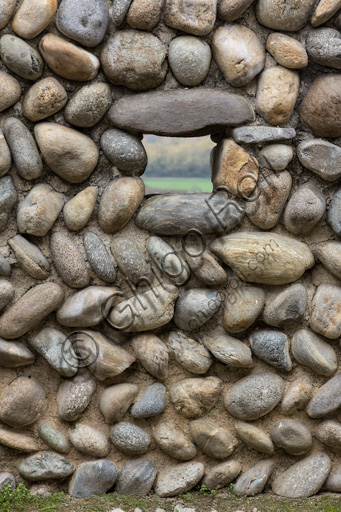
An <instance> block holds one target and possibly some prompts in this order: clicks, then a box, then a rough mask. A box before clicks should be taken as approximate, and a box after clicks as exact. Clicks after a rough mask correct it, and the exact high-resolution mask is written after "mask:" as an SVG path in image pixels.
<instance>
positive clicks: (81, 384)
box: [56, 373, 96, 421]
mask: <svg viewBox="0 0 341 512" xmlns="http://www.w3.org/2000/svg"><path fill="white" fill-rule="evenodd" d="M95 390H96V381H95V379H93V378H91V376H90V375H89V374H88V373H80V374H78V375H76V377H74V378H73V379H72V380H71V379H70V380H65V381H63V382H62V384H61V385H60V386H59V389H58V391H57V397H56V399H57V407H58V414H59V416H60V418H61V419H62V420H64V421H76V420H77V419H78V418H79V416H80V415H81V414H82V412H83V411H84V410H85V409H86V408H87V407H88V405H89V403H90V400H91V397H92V395H93V394H94V392H95Z"/></svg>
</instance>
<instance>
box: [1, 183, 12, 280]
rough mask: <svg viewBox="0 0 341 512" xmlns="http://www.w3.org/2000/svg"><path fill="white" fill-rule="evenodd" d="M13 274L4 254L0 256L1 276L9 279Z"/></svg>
mask: <svg viewBox="0 0 341 512" xmlns="http://www.w3.org/2000/svg"><path fill="white" fill-rule="evenodd" d="M13 188H14V187H13ZM11 272H12V269H11V265H10V264H9V263H8V261H7V260H6V258H4V257H3V256H2V254H0V276H4V277H9V276H10V275H11Z"/></svg>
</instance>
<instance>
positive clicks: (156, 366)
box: [131, 332, 169, 380]
mask: <svg viewBox="0 0 341 512" xmlns="http://www.w3.org/2000/svg"><path fill="white" fill-rule="evenodd" d="M131 345H132V348H133V351H134V353H135V355H136V358H137V359H138V360H139V361H140V363H141V364H142V366H143V367H144V368H145V370H147V372H149V373H150V374H151V375H153V377H155V378H156V379H159V380H164V379H165V378H166V377H167V375H168V359H169V357H168V347H167V345H166V344H165V343H164V342H163V341H161V340H160V338H158V337H157V336H156V335H155V334H153V333H151V332H149V333H146V334H137V335H135V336H133V338H132V339H131Z"/></svg>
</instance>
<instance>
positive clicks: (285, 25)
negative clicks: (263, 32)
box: [256, 0, 315, 31]
mask: <svg viewBox="0 0 341 512" xmlns="http://www.w3.org/2000/svg"><path fill="white" fill-rule="evenodd" d="M314 5H315V0H259V1H258V2H257V6H256V14H257V19H258V21H259V23H261V24H262V25H265V26H266V27H269V28H273V29H275V30H288V31H297V30H301V28H303V27H304V26H305V25H306V24H307V23H308V20H309V17H310V14H311V12H312V10H313V8H314Z"/></svg>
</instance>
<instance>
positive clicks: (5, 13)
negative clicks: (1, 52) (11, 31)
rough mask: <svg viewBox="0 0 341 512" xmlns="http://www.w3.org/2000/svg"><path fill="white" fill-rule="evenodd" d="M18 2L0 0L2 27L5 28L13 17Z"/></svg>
mask: <svg viewBox="0 0 341 512" xmlns="http://www.w3.org/2000/svg"><path fill="white" fill-rule="evenodd" d="M16 3H17V2H16V0H1V1H0V29H2V28H5V27H6V25H7V23H8V22H9V21H10V19H11V18H12V15H13V13H14V10H15V6H16Z"/></svg>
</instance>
